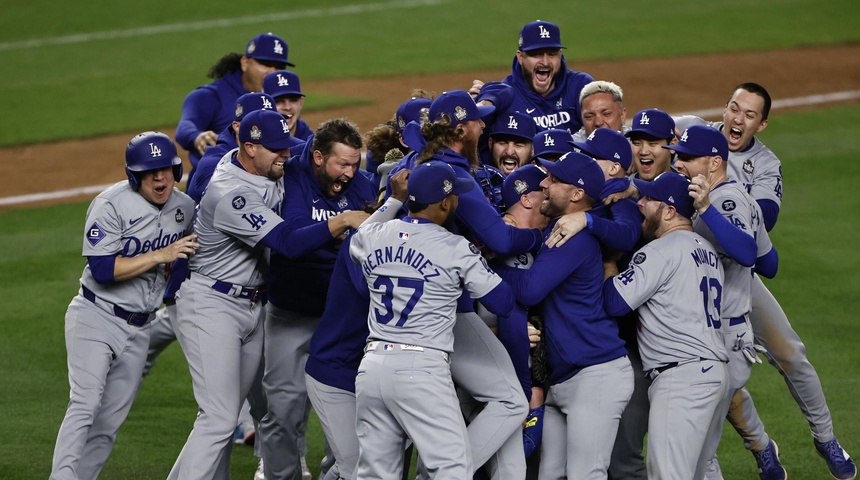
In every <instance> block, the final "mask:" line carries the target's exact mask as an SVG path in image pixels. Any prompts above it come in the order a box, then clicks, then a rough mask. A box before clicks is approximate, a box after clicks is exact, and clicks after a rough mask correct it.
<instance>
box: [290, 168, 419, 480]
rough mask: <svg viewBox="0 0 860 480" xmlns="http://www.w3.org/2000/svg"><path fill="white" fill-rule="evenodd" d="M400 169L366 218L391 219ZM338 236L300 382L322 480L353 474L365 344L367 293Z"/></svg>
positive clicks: (402, 187) (402, 181)
mask: <svg viewBox="0 0 860 480" xmlns="http://www.w3.org/2000/svg"><path fill="white" fill-rule="evenodd" d="M408 174H409V170H403V171H401V172H400V173H398V174H396V175H394V176H393V177H392V179H391V185H392V189H393V193H392V195H391V196H390V197H389V198H388V200H387V201H386V203H385V205H383V206H382V207H380V208H379V209H377V211H376V212H375V213H374V214H373V215H371V216H370V217H368V219H367V220H366V221H365V224H367V223H376V222H382V221H387V220H391V219H393V218H394V216H395V214H396V213H397V211H398V209H399V208H400V207H401V206H402V205H403V203H404V202H405V201H406V177H407V175H408ZM351 239H352V236H350V237H348V238H347V239H346V240H344V243H343V244H342V245H341V248H340V250H339V251H338V254H337V260H336V261H335V265H334V270H333V271H332V275H331V283H330V284H329V287H328V295H327V296H326V306H325V310H324V311H323V314H322V317H320V321H319V325H318V327H317V328H316V330H314V334H313V336H312V337H311V340H310V345H309V352H308V359H307V363H306V364H305V384H306V385H307V390H308V397H309V398H310V400H311V403H312V404H313V407H314V411H316V413H317V416H318V417H319V419H320V425H321V426H322V429H323V433H324V434H325V438H326V442H327V443H328V445H329V446H330V447H331V451H332V453H333V455H334V460H335V464H334V465H333V466H332V467H331V469H330V470H329V471H328V472H327V473H326V478H328V479H330V480H331V479H351V478H355V466H356V462H357V461H358V436H357V435H356V431H355V376H356V374H357V373H358V365H359V363H360V362H361V356H362V353H363V351H364V345H365V343H367V335H368V330H367V312H368V309H369V304H370V297H369V294H368V290H367V283H366V282H365V280H364V274H363V273H362V271H361V267H360V266H359V265H357V264H355V263H354V262H353V261H352V259H350V256H349V242H350V240H351Z"/></svg>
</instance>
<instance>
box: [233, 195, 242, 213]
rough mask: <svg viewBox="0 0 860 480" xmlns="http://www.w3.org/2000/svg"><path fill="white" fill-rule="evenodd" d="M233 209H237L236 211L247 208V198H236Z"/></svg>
mask: <svg viewBox="0 0 860 480" xmlns="http://www.w3.org/2000/svg"><path fill="white" fill-rule="evenodd" d="M233 208H235V209H236V210H242V209H243V208H245V197H243V196H241V195H240V196H238V197H234V198H233Z"/></svg>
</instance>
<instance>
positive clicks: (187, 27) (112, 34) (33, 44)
mask: <svg viewBox="0 0 860 480" xmlns="http://www.w3.org/2000/svg"><path fill="white" fill-rule="evenodd" d="M447 1H448V0H403V1H401V0H398V1H394V2H385V3H368V4H365V5H348V6H344V7H332V8H313V9H308V10H297V11H294V12H276V13H267V14H264V15H249V16H244V17H231V18H219V19H215V20H204V21H199V22H188V23H171V24H167V25H151V26H147V27H140V28H128V29H124V30H111V31H107V32H92V33H81V34H77V35H64V36H60V37H48V38H34V39H32V40H21V41H17V42H2V43H0V51H5V50H21V49H25V48H38V47H45V46H50V45H70V44H74V43H87V42H97V41H100V40H114V39H117V38H131V37H143V36H150V35H160V34H163V33H174V32H189V31H195V30H208V29H213V28H224V27H233V26H236V25H249V24H254V23H271V22H281V21H285V20H295V19H299V18H320V17H330V16H332V15H352V14H356V13H368V12H378V11H381V10H388V9H392V8H398V9H401V8H413V7H423V6H430V5H439V4H441V3H445V2H447Z"/></svg>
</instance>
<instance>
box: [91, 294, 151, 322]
mask: <svg viewBox="0 0 860 480" xmlns="http://www.w3.org/2000/svg"><path fill="white" fill-rule="evenodd" d="M81 291H82V292H83V293H84V298H86V299H87V300H89V301H91V302H93V303H94V304H96V299H97V298H98V297H96V294H95V293H93V291H92V290H90V289H89V288H87V287H86V285H81ZM102 301H103V302H105V303H106V304H108V305H110V306H111V307H113V314H114V315H116V316H117V317H119V318H121V319H123V320H125V321H126V322H128V324H129V325H133V326H135V327H142V326H144V325H146V323H147V322H149V317H150V315H152V313H153V312H149V313H136V312H129V311H126V310H125V309H124V308H122V307H119V306H117V305H114V304H112V303H110V302H108V301H106V300H104V299H102Z"/></svg>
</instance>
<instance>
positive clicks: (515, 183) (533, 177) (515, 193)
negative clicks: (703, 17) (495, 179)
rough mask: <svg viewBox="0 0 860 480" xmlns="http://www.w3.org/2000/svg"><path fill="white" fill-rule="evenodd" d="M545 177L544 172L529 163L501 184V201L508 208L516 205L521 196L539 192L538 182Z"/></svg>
mask: <svg viewBox="0 0 860 480" xmlns="http://www.w3.org/2000/svg"><path fill="white" fill-rule="evenodd" d="M546 177H547V175H546V172H544V171H543V170H541V169H540V167H538V166H537V165H535V164H532V163H529V164H527V165H523V166H522V167H520V168H518V169H516V170H514V171H513V172H511V174H510V175H508V176H507V177H505V182H504V183H502V201H504V202H505V205H507V207H508V208H510V207H511V205H513V204H515V203H517V202H518V201H519V199H520V197H521V196H523V195H525V194H527V193H529V192H534V191H535V190H540V189H541V186H540V182H542V181H543V180H544V179H545V178H546Z"/></svg>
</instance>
